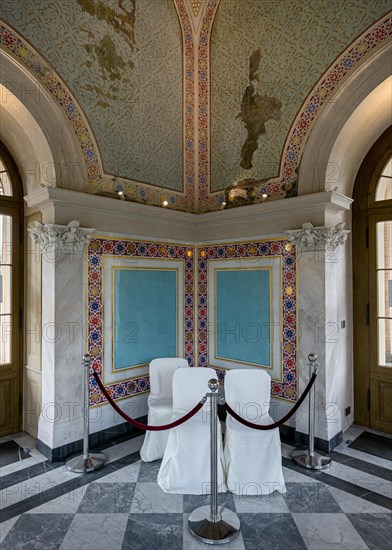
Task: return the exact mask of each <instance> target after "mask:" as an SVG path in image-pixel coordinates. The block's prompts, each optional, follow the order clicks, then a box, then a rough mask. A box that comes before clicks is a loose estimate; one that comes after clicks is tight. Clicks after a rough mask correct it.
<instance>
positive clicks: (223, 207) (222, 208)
mask: <svg viewBox="0 0 392 550" xmlns="http://www.w3.org/2000/svg"><path fill="white" fill-rule="evenodd" d="M225 207H226V201H223V202H222V204H221V210H224V209H225Z"/></svg>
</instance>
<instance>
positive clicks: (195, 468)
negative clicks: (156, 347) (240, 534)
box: [158, 367, 226, 495]
mask: <svg viewBox="0 0 392 550" xmlns="http://www.w3.org/2000/svg"><path fill="white" fill-rule="evenodd" d="M212 378H215V379H216V378H217V375H216V372H215V371H214V370H213V369H210V368H203V367H196V368H190V369H179V370H178V371H176V372H175V373H174V376H173V420H176V419H178V418H180V417H181V416H183V415H184V414H185V413H187V412H189V411H190V410H191V409H192V408H193V407H194V406H195V405H196V404H197V403H198V402H199V401H200V400H201V398H202V397H203V396H204V395H205V394H206V393H208V392H209V391H210V390H209V388H208V381H209V380H211V379H212ZM208 411H209V399H208V400H207V402H206V404H205V405H204V406H203V408H202V409H201V410H200V411H199V412H198V413H196V415H194V416H193V417H192V418H191V419H190V420H188V421H187V422H185V423H184V424H181V425H180V426H178V427H177V428H173V429H172V430H170V434H169V440H168V442H167V445H166V450H165V454H164V456H163V460H162V464H161V467H160V470H159V473H158V484H159V485H160V487H161V488H162V489H163V490H164V491H165V492H166V493H177V494H192V495H201V494H206V493H210V492H211V487H210V452H211V451H210V415H209V414H208ZM218 490H219V491H220V492H222V491H223V492H225V491H226V486H225V484H224V461H223V445H222V432H221V428H220V423H219V422H218Z"/></svg>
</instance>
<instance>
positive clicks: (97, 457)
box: [66, 353, 106, 474]
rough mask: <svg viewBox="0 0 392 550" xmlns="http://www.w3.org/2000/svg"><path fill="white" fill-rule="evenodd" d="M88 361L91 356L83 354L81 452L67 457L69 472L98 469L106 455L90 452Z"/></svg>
mask: <svg viewBox="0 0 392 550" xmlns="http://www.w3.org/2000/svg"><path fill="white" fill-rule="evenodd" d="M90 363H91V357H90V355H89V354H88V353H86V355H83V362H82V364H83V367H84V372H83V454H82V455H77V456H74V457H72V458H69V459H68V460H67V461H66V466H67V468H68V470H70V471H71V472H75V473H77V474H85V473H87V472H93V471H94V470H98V468H100V467H101V466H103V465H104V464H105V462H106V457H105V455H104V454H102V453H94V454H90V450H89V436H90V422H89V383H90Z"/></svg>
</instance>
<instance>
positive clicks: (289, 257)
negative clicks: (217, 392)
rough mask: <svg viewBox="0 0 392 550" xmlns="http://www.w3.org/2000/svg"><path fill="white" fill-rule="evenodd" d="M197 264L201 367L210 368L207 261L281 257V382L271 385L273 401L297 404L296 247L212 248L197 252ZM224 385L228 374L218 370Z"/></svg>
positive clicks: (276, 243) (270, 243)
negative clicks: (278, 400) (274, 399)
mask: <svg viewBox="0 0 392 550" xmlns="http://www.w3.org/2000/svg"><path fill="white" fill-rule="evenodd" d="M197 256H198V257H197V261H198V305H197V307H198V317H197V328H198V365H199V366H200V367H206V366H209V365H208V346H209V328H208V327H209V320H208V307H207V304H208V284H209V281H208V261H209V260H216V259H222V260H224V259H234V258H263V257H267V258H268V257H276V256H279V257H280V258H281V260H282V279H281V289H280V292H281V302H282V312H281V314H282V335H281V338H282V348H281V361H282V380H281V381H275V380H273V381H272V390H271V394H272V396H273V397H277V398H280V399H285V400H288V401H296V400H297V399H298V393H297V392H298V388H297V350H298V339H299V338H298V331H297V256H296V250H295V247H294V246H293V245H292V244H291V243H289V242H288V241H287V240H263V241H255V242H249V243H235V244H232V243H230V244H222V245H209V246H203V247H200V248H199V249H198V251H197ZM216 370H217V373H218V377H219V379H220V380H221V381H223V379H224V375H225V371H224V370H223V369H216Z"/></svg>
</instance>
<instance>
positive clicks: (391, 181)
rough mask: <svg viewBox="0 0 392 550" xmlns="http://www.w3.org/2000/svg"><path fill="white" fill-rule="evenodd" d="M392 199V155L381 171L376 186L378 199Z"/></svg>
mask: <svg viewBox="0 0 392 550" xmlns="http://www.w3.org/2000/svg"><path fill="white" fill-rule="evenodd" d="M389 199H392V157H391V158H390V159H389V161H388V162H387V164H386V166H385V168H384V170H383V171H382V173H381V176H380V179H379V180H378V183H377V188H376V201H386V200H389Z"/></svg>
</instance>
